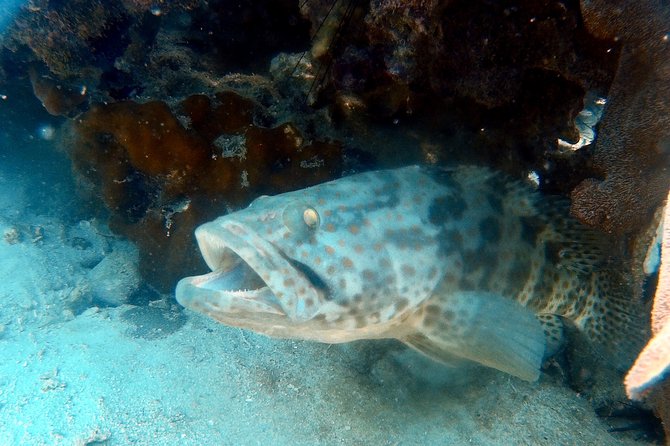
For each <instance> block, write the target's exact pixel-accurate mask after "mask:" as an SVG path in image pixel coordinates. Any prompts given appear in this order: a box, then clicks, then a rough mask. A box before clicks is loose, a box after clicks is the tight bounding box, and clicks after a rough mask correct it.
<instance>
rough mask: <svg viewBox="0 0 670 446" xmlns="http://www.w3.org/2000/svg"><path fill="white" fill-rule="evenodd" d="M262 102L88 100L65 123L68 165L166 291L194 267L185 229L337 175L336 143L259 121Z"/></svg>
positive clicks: (229, 98) (227, 98) (223, 96)
mask: <svg viewBox="0 0 670 446" xmlns="http://www.w3.org/2000/svg"><path fill="white" fill-rule="evenodd" d="M262 115H263V108H262V107H261V106H260V105H258V104H256V103H255V102H254V101H252V100H250V99H247V98H245V97H242V96H240V95H238V94H237V93H234V92H232V91H223V92H219V93H217V94H216V95H215V96H214V98H210V97H208V96H205V95H193V96H190V97H188V98H186V99H184V100H183V101H181V102H180V103H179V104H178V105H177V106H176V107H175V111H174V112H173V111H172V110H171V108H170V107H169V106H168V105H167V104H166V103H164V102H161V101H152V102H147V103H144V104H139V103H136V102H131V101H126V102H117V103H112V104H99V105H95V106H93V107H92V108H91V109H90V110H89V111H88V112H86V113H84V114H83V115H82V116H81V117H79V118H78V119H77V120H76V121H75V122H74V123H73V126H72V130H73V132H72V133H73V139H72V141H71V142H72V143H71V144H69V147H70V155H71V157H72V159H73V163H74V166H75V169H76V170H77V171H78V172H79V173H80V174H81V175H83V176H84V177H85V178H87V179H88V180H89V181H90V182H91V183H92V185H93V187H94V192H95V193H96V194H97V195H98V196H99V197H101V198H102V200H103V201H104V202H105V204H106V205H107V207H108V209H109V210H110V211H111V213H112V216H111V221H110V227H111V228H112V229H113V230H114V231H116V232H117V233H120V234H123V235H125V236H127V237H128V238H130V239H131V240H133V241H135V242H136V243H137V244H138V246H139V247H140V272H141V273H142V275H143V276H144V277H145V279H147V280H148V281H149V282H151V283H152V284H153V285H154V286H156V287H157V288H159V289H161V290H169V289H171V288H172V287H173V286H174V283H175V281H176V279H177V278H179V277H180V276H183V275H186V274H191V273H195V272H196V271H198V270H202V268H204V265H202V264H201V260H199V256H198V255H196V253H195V244H194V238H193V229H194V228H195V227H196V226H197V225H198V224H200V223H202V222H204V221H206V220H209V219H211V218H213V217H215V216H218V215H220V214H222V213H225V212H226V210H227V209H231V208H239V207H242V206H245V205H246V204H248V203H249V202H250V201H251V200H253V199H254V198H256V197H257V196H258V195H262V194H270V193H273V194H274V193H280V192H284V191H288V190H292V189H298V188H302V187H306V186H309V185H313V184H316V183H321V182H324V181H327V180H329V179H332V178H334V177H337V176H339V174H340V172H341V169H342V164H341V163H342V151H341V147H340V145H339V144H336V143H330V142H318V141H306V140H305V138H304V137H303V136H302V134H301V132H300V131H299V130H298V129H297V128H296V127H295V126H294V125H292V124H290V123H284V124H281V125H278V126H276V127H273V128H266V127H261V126H259V125H257V124H255V123H254V120H255V119H256V118H258V117H259V116H262Z"/></svg>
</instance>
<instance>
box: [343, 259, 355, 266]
mask: <svg viewBox="0 0 670 446" xmlns="http://www.w3.org/2000/svg"><path fill="white" fill-rule="evenodd" d="M342 265H343V266H344V267H345V268H353V267H354V262H352V261H351V259H350V258H349V257H345V258H343V259H342Z"/></svg>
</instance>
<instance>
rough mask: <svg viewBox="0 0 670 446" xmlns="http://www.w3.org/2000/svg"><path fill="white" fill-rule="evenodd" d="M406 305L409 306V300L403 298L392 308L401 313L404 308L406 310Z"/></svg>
mask: <svg viewBox="0 0 670 446" xmlns="http://www.w3.org/2000/svg"><path fill="white" fill-rule="evenodd" d="M408 305H409V300H407V299H405V298H404V297H403V298H401V299H400V300H398V301H397V302H396V303H395V305H394V308H395V310H396V311H397V312H401V311H403V310H404V309H405V308H407V306H408Z"/></svg>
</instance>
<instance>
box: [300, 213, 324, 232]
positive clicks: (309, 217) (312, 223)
mask: <svg viewBox="0 0 670 446" xmlns="http://www.w3.org/2000/svg"><path fill="white" fill-rule="evenodd" d="M302 220H303V221H304V222H305V224H306V225H307V226H308V227H309V228H310V229H316V228H317V227H318V226H319V222H320V221H321V219H320V218H319V213H318V212H316V209H314V208H307V209H305V210H304V211H303V213H302Z"/></svg>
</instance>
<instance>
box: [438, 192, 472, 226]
mask: <svg viewBox="0 0 670 446" xmlns="http://www.w3.org/2000/svg"><path fill="white" fill-rule="evenodd" d="M467 207H468V205H467V203H466V202H465V200H463V198H462V197H461V196H459V195H455V194H453V195H451V194H450V195H444V196H441V197H437V198H435V199H434V200H433V202H432V203H431V204H430V207H429V208H428V220H429V221H430V222H431V223H432V224H434V225H436V226H438V225H441V224H442V223H444V222H445V221H447V220H451V219H457V220H460V219H461V218H463V214H464V213H465V210H466V209H467Z"/></svg>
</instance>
